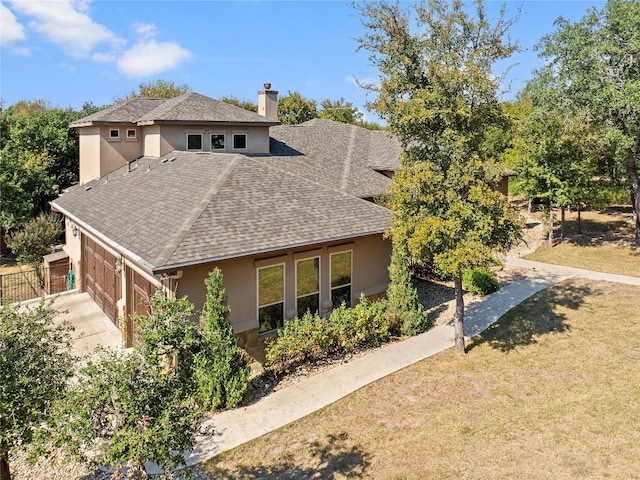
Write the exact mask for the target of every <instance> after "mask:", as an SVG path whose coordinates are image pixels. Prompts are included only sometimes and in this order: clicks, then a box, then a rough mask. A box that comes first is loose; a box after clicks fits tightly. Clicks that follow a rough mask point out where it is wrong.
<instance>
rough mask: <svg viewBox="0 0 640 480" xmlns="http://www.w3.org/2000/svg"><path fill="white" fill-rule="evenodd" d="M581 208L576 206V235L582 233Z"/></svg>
mask: <svg viewBox="0 0 640 480" xmlns="http://www.w3.org/2000/svg"><path fill="white" fill-rule="evenodd" d="M581 212H582V206H581V205H580V204H578V233H582V215H581Z"/></svg>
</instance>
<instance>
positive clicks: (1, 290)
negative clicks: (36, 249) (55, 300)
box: [0, 264, 76, 305]
mask: <svg viewBox="0 0 640 480" xmlns="http://www.w3.org/2000/svg"><path fill="white" fill-rule="evenodd" d="M75 287H76V278H75V272H74V271H73V270H71V271H70V270H69V265H68V264H65V265H52V266H47V267H44V266H41V267H40V268H27V267H22V268H21V269H20V271H19V272H14V273H7V274H4V275H1V274H0V305H7V304H9V303H13V302H23V301H25V300H31V299H33V298H38V297H42V296H43V295H51V294H55V293H61V292H65V291H67V290H72V289H74V288H75Z"/></svg>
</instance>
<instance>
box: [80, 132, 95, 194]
mask: <svg viewBox="0 0 640 480" xmlns="http://www.w3.org/2000/svg"><path fill="white" fill-rule="evenodd" d="M78 134H79V138H80V140H79V149H80V184H83V183H87V182H89V181H91V180H93V179H94V178H99V177H100V127H85V128H80V129H79V131H78Z"/></svg>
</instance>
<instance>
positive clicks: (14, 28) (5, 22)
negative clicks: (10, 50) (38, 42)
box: [0, 3, 27, 47]
mask: <svg viewBox="0 0 640 480" xmlns="http://www.w3.org/2000/svg"><path fill="white" fill-rule="evenodd" d="M25 38H27V36H26V35H25V33H24V27H23V26H22V25H21V24H20V22H18V20H17V19H16V16H15V15H14V14H13V12H12V11H11V10H9V9H8V8H7V7H5V6H4V5H3V4H1V3H0V45H2V46H3V47H4V46H7V45H9V44H10V43H13V42H16V41H18V40H24V39H25Z"/></svg>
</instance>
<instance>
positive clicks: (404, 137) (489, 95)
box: [355, 0, 521, 354]
mask: <svg viewBox="0 0 640 480" xmlns="http://www.w3.org/2000/svg"><path fill="white" fill-rule="evenodd" d="M404 5H405V4H402V3H399V2H395V3H392V2H386V1H381V2H376V3H365V4H355V7H356V8H357V9H358V10H359V11H360V13H361V15H362V18H363V20H362V21H363V24H364V26H365V28H366V33H365V35H364V36H363V37H362V38H360V39H359V48H360V49H363V50H366V51H367V52H369V60H370V61H371V63H372V64H373V65H374V66H376V67H377V68H378V70H379V72H380V85H379V87H377V89H376V91H375V93H376V94H377V97H376V99H375V100H374V101H372V102H371V103H370V104H369V106H370V108H372V109H374V110H375V111H376V112H378V114H379V115H380V116H381V117H382V118H383V119H385V120H386V121H387V124H388V128H389V130H390V132H391V133H392V134H393V135H395V136H396V137H397V138H398V140H399V141H400V144H401V145H402V147H403V150H404V152H403V154H402V157H401V168H400V169H399V170H398V171H397V172H396V174H395V175H394V177H393V181H392V185H391V191H390V194H389V196H388V199H387V205H388V206H389V207H390V208H391V210H392V211H393V216H392V225H391V230H390V234H391V238H392V240H393V242H394V243H396V244H399V245H400V247H399V248H401V249H402V250H405V251H407V252H408V254H409V255H411V257H412V258H413V259H414V260H415V261H417V262H420V263H430V264H431V265H432V266H433V267H435V268H436V269H437V270H439V271H440V272H441V273H443V274H446V275H448V276H451V277H452V278H453V279H454V281H455V285H456V300H457V302H456V306H457V308H456V319H455V322H454V324H455V331H456V334H455V337H456V341H455V344H456V351H457V352H458V353H461V354H462V353H464V351H465V348H464V332H463V321H464V301H463V297H462V283H461V282H462V275H463V273H464V271H466V270H468V269H471V268H474V267H478V266H485V265H487V264H490V263H491V262H493V261H495V258H496V254H497V253H498V252H499V251H500V250H501V249H504V248H507V247H509V246H510V245H512V244H513V243H514V242H515V241H516V240H517V239H518V237H519V235H520V226H521V224H520V221H519V218H518V216H517V214H516V213H515V211H514V210H513V209H511V207H510V206H509V205H508V203H507V200H506V198H504V196H503V195H502V194H501V193H499V192H498V191H497V190H496V188H495V186H496V185H497V184H498V182H499V181H500V179H501V177H502V175H503V173H504V169H503V167H502V166H501V165H499V164H498V163H497V162H496V160H495V159H493V158H489V156H488V155H487V154H486V149H485V141H486V131H487V126H489V125H493V124H497V123H499V122H500V121H501V119H502V111H501V108H500V104H499V102H498V99H497V93H496V92H497V88H498V80H497V79H496V77H495V76H494V75H493V72H492V65H493V64H494V63H495V62H496V61H497V60H501V59H505V58H508V57H509V56H510V55H511V53H513V52H514V51H515V50H516V48H517V46H516V45H514V44H511V43H508V42H506V41H505V35H506V32H507V31H508V29H509V27H510V26H511V25H512V24H513V23H514V21H515V20H510V19H506V18H505V17H504V11H503V12H502V13H501V15H500V17H499V18H497V19H496V20H494V21H492V22H491V21H490V20H489V19H488V18H487V14H486V12H485V9H484V5H483V3H482V2H481V1H478V2H475V3H474V5H475V9H474V10H473V11H471V10H470V9H469V8H468V7H467V6H466V5H465V4H463V3H462V2H460V1H453V2H449V1H447V0H430V1H429V2H428V3H427V4H422V3H421V4H416V5H412V7H411V8H410V9H404V8H403V7H404Z"/></svg>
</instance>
